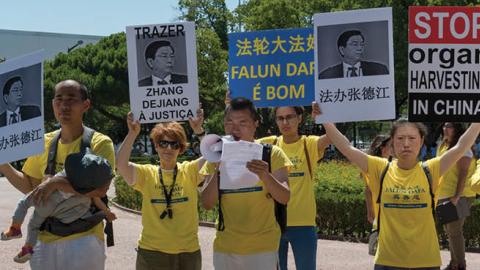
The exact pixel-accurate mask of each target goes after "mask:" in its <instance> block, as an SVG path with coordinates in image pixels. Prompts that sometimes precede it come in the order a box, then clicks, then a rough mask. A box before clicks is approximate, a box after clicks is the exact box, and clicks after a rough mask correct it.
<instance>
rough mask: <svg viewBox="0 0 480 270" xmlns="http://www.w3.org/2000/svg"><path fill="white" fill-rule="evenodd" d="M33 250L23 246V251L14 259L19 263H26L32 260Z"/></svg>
mask: <svg viewBox="0 0 480 270" xmlns="http://www.w3.org/2000/svg"><path fill="white" fill-rule="evenodd" d="M32 254H33V248H32V247H31V246H23V247H22V251H20V253H18V254H17V256H15V258H13V260H14V261H15V262H17V263H26V262H27V261H28V260H30V258H32Z"/></svg>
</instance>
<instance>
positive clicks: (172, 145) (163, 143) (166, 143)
mask: <svg viewBox="0 0 480 270" xmlns="http://www.w3.org/2000/svg"><path fill="white" fill-rule="evenodd" d="M158 146H160V148H167V147H168V146H170V149H175V150H176V149H179V148H180V143H179V142H177V141H174V142H171V141H164V140H161V141H159V142H158Z"/></svg>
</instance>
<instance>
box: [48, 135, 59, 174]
mask: <svg viewBox="0 0 480 270" xmlns="http://www.w3.org/2000/svg"><path fill="white" fill-rule="evenodd" d="M59 139H60V130H58V131H56V133H55V135H54V136H53V138H52V141H51V142H50V145H49V147H48V158H47V167H46V168H45V175H54V174H55V166H56V163H57V162H56V158H57V144H58V140H59Z"/></svg>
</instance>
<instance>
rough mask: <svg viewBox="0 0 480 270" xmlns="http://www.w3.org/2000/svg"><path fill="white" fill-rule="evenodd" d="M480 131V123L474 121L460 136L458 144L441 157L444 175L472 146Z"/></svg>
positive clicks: (441, 167)
mask: <svg viewBox="0 0 480 270" xmlns="http://www.w3.org/2000/svg"><path fill="white" fill-rule="evenodd" d="M479 132H480V123H473V124H471V125H470V127H469V128H468V129H467V131H465V133H463V135H462V136H460V139H458V142H457V144H456V145H455V146H454V147H452V148H450V149H449V150H448V151H447V152H445V154H443V155H442V156H441V157H440V175H444V174H445V172H447V171H448V170H449V169H450V167H452V166H453V165H454V164H455V163H456V162H457V161H458V160H459V159H460V158H461V157H462V156H463V155H464V153H465V152H466V151H467V150H468V149H469V148H470V147H471V146H472V144H473V143H474V142H475V139H476V138H477V136H478V133H479Z"/></svg>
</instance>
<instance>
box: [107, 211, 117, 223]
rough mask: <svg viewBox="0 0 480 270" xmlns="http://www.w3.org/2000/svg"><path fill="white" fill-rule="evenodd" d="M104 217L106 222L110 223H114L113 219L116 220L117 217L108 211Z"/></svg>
mask: <svg viewBox="0 0 480 270" xmlns="http://www.w3.org/2000/svg"><path fill="white" fill-rule="evenodd" d="M106 217H107V220H108V222H112V221H114V220H115V219H117V216H116V215H115V214H114V213H112V212H110V211H107V213H106Z"/></svg>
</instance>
